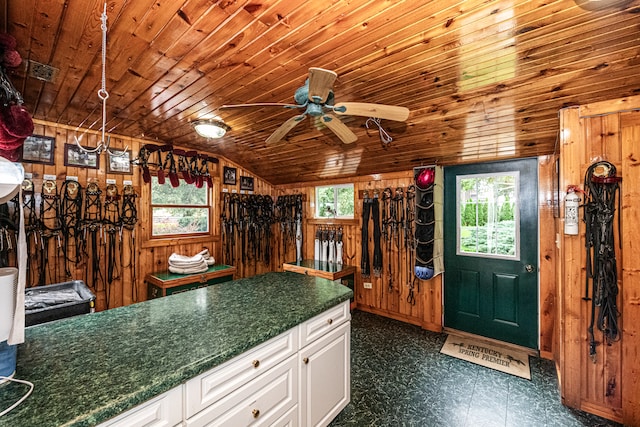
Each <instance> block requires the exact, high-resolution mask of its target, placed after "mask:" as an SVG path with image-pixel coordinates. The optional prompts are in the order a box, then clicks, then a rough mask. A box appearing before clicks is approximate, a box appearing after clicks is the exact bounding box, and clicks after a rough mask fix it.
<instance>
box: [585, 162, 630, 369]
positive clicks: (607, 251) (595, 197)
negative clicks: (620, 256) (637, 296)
mask: <svg viewBox="0 0 640 427" xmlns="http://www.w3.org/2000/svg"><path fill="white" fill-rule="evenodd" d="M621 181H622V178H620V177H617V176H616V168H615V166H614V165H613V164H611V163H609V162H607V161H599V162H596V163H594V164H593V165H591V166H589V168H588V169H587V171H586V173H585V178H584V189H585V191H586V200H585V205H584V222H585V224H586V233H585V234H586V235H585V246H586V264H587V265H586V267H587V274H586V288H587V291H588V289H589V282H591V298H589V296H588V295H585V299H586V300H590V301H591V318H590V323H589V326H588V327H587V335H588V338H589V356H590V358H591V359H592V361H593V362H595V361H596V345H597V343H596V340H595V336H594V333H593V327H594V324H595V325H596V326H597V328H598V329H599V330H600V331H601V332H602V333H603V335H604V340H605V342H606V343H607V344H608V345H611V344H612V343H613V342H615V341H618V340H619V339H620V329H619V328H618V316H619V315H620V313H619V312H618V306H617V297H618V276H617V274H618V270H617V265H616V256H615V239H614V232H613V230H614V226H613V221H614V218H615V209H616V194H617V193H619V192H620V182H621ZM618 195H619V194H618ZM620 236H621V233H620V199H619V197H618V243H619V244H620V242H621V237H620ZM596 312H597V316H596ZM596 317H597V318H596Z"/></svg>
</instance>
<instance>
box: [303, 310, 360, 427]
mask: <svg viewBox="0 0 640 427" xmlns="http://www.w3.org/2000/svg"><path fill="white" fill-rule="evenodd" d="M350 353H351V322H346V323H343V324H342V325H340V326H339V327H338V328H336V329H335V330H333V331H331V332H329V333H328V334H326V335H325V336H323V337H322V338H319V339H318V340H316V341H314V342H313V343H312V344H310V345H308V346H307V347H305V348H303V349H302V350H300V353H299V361H300V380H301V382H300V399H299V404H300V417H301V418H300V419H301V422H300V425H302V426H308V427H311V426H326V425H327V424H329V423H330V422H331V420H333V419H334V418H335V417H336V415H338V414H339V413H340V411H342V409H344V407H345V406H347V404H348V403H349V401H350V399H351V359H350Z"/></svg>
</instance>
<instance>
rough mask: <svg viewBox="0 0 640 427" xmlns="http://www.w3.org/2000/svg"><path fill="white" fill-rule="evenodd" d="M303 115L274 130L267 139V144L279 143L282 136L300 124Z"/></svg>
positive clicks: (292, 118) (294, 117)
mask: <svg viewBox="0 0 640 427" xmlns="http://www.w3.org/2000/svg"><path fill="white" fill-rule="evenodd" d="M304 116H305V115H304V114H300V115H299V116H293V117H291V118H290V119H289V120H287V121H286V122H284V123H283V124H281V125H280V127H279V128H278V129H276V130H275V131H274V132H273V133H272V134H271V135H269V138H267V141H266V142H267V144H272V143H274V142H278V141H280V140H281V139H282V138H284V136H285V135H286V134H287V133H288V132H289V131H290V130H291V129H293V127H294V126H295V125H297V124H298V123H300V122H301V121H302V119H304Z"/></svg>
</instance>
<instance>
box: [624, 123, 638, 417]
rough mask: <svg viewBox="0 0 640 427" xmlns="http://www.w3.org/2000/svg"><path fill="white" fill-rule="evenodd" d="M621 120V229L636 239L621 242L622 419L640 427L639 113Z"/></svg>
mask: <svg viewBox="0 0 640 427" xmlns="http://www.w3.org/2000/svg"><path fill="white" fill-rule="evenodd" d="M620 120H621V128H622V145H623V147H625V148H626V149H625V152H624V154H625V155H624V156H623V157H622V171H621V172H622V186H623V188H624V191H623V193H622V226H623V232H624V235H627V236H635V238H632V239H631V238H629V239H624V240H623V241H622V262H621V264H622V283H624V288H623V289H622V293H621V301H622V304H621V311H622V313H623V314H624V319H623V322H622V334H623V336H622V338H623V340H625V342H624V346H623V348H622V355H621V357H622V368H621V371H622V378H624V385H623V387H624V388H623V394H622V417H623V420H624V422H625V423H626V424H627V425H640V399H639V398H638V396H640V364H639V363H638V359H639V358H640V286H639V285H640V261H638V252H639V251H640V247H639V245H638V239H637V236H638V235H639V234H640V233H638V227H639V224H640V208H639V206H640V112H635V113H625V114H621V117H620ZM621 385H622V384H621Z"/></svg>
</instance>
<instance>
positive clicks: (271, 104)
mask: <svg viewBox="0 0 640 427" xmlns="http://www.w3.org/2000/svg"><path fill="white" fill-rule="evenodd" d="M241 107H285V108H301V107H304V105H296V104H281V103H279V102H257V103H254V104H232V105H223V106H221V107H219V108H218V109H220V110H223V109H226V108H241Z"/></svg>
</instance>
